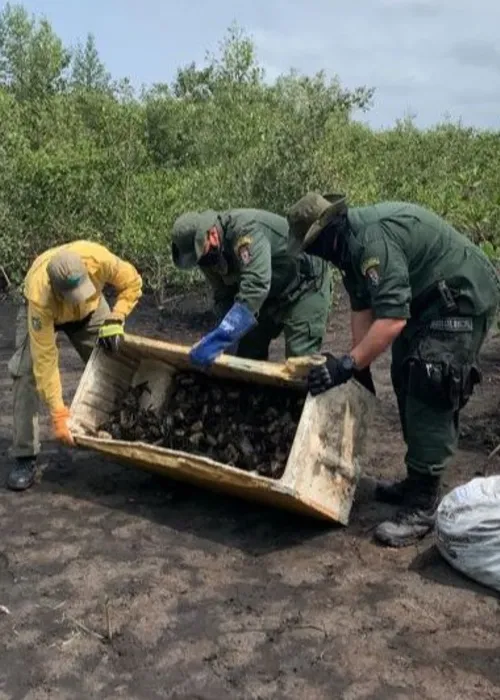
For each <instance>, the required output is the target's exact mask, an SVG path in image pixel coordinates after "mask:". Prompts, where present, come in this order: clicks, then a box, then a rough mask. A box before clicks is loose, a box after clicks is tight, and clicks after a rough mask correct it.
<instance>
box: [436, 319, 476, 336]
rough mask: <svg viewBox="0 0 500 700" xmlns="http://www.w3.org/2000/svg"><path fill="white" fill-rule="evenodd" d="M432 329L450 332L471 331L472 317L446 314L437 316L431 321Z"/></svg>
mask: <svg viewBox="0 0 500 700" xmlns="http://www.w3.org/2000/svg"><path fill="white" fill-rule="evenodd" d="M429 328H430V329H431V330H432V331H446V332H448V333H471V332H472V330H473V324H472V318H466V317H464V316H462V317H460V316H446V317H445V318H436V319H434V320H433V321H430V322H429Z"/></svg>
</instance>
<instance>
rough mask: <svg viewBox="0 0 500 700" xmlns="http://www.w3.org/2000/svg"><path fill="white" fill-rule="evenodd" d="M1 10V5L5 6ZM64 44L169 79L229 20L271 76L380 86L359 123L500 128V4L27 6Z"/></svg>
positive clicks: (200, 1)
mask: <svg viewBox="0 0 500 700" xmlns="http://www.w3.org/2000/svg"><path fill="white" fill-rule="evenodd" d="M0 4H3V3H0ZM21 4H23V5H24V6H25V7H26V8H27V9H28V10H29V11H31V12H34V13H36V14H38V15H40V14H44V15H45V16H46V17H47V18H48V19H49V20H50V22H51V23H52V25H53V27H54V29H55V30H56V31H57V33H58V34H59V35H60V36H61V37H62V38H63V40H64V41H65V42H66V43H67V44H74V43H76V42H77V41H78V40H79V39H80V40H84V39H85V36H86V34H87V32H89V31H90V32H92V33H93V34H95V37H96V41H97V45H98V48H99V51H100V54H101V57H102V59H103V60H104V62H105V63H106V66H107V68H108V70H109V71H110V72H111V73H112V74H113V76H114V77H117V78H118V77H122V76H129V77H130V78H131V79H132V81H133V82H134V84H136V85H140V84H143V83H145V84H150V83H153V82H169V81H170V80H171V79H172V78H173V76H174V75H175V72H176V69H177V67H179V66H182V65H185V64H187V63H189V62H191V61H192V60H195V61H196V62H203V59H204V56H205V52H206V51H207V50H210V51H215V50H216V49H217V44H218V42H219V40H220V39H222V38H223V36H224V34H225V32H226V29H227V27H228V26H229V25H230V24H231V22H232V21H233V20H236V21H237V22H238V24H239V25H240V26H241V27H243V28H244V29H245V30H246V31H247V32H248V33H249V34H250V35H251V36H252V37H253V39H254V41H255V44H256V47H257V54H258V58H259V60H260V62H261V64H262V65H263V66H264V68H265V69H266V71H267V74H268V77H269V78H272V77H273V76H276V75H277V74H279V73H282V72H287V71H288V70H289V69H290V68H296V69H298V70H299V71H300V72H304V73H310V74H312V73H314V72H316V71H318V70H321V69H324V70H325V71H326V72H327V74H331V75H333V74H337V75H338V76H339V77H340V80H341V82H342V83H343V84H344V85H346V86H347V87H355V86H357V85H368V86H372V87H375V88H376V93H375V106H374V108H373V109H372V110H371V112H369V113H368V115H366V116H365V117H363V119H366V120H367V121H368V122H369V123H370V124H372V125H373V126H375V127H381V126H390V125H392V124H393V123H394V121H395V119H397V118H400V117H404V116H405V115H407V114H414V115H416V119H417V123H419V124H420V125H422V126H429V125H432V124H433V123H435V122H436V121H440V120H442V119H444V118H445V117H446V116H447V115H448V116H449V117H451V118H452V119H453V120H456V119H459V118H461V119H462V121H463V122H464V123H465V124H467V125H473V126H478V127H486V128H487V127H495V128H497V127H499V126H500V0H253V1H252V0H247V1H246V2H241V1H239V0H186V2H185V5H184V7H185V8H186V9H185V10H182V9H180V8H181V7H182V4H181V0H177V1H173V0H25V2H22V3H21Z"/></svg>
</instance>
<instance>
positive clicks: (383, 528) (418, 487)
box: [375, 474, 440, 547]
mask: <svg viewBox="0 0 500 700" xmlns="http://www.w3.org/2000/svg"><path fill="white" fill-rule="evenodd" d="M405 481H406V485H405V487H404V490H405V493H404V496H403V504H402V506H401V509H400V510H399V511H398V513H396V515H395V517H394V518H393V519H392V520H386V521H385V522H383V523H381V524H380V525H379V526H378V527H377V529H376V530H375V539H376V540H378V541H379V542H380V543H382V544H385V545H387V546H389V547H407V546H408V545H410V544H414V543H415V542H418V541H419V540H421V539H422V538H423V537H425V536H426V535H427V534H429V532H431V531H432V530H433V529H434V521H435V515H436V509H437V507H438V505H439V498H440V477H435V476H426V475H424V474H419V475H411V476H409V477H408V478H407V479H405Z"/></svg>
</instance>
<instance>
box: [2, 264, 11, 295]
mask: <svg viewBox="0 0 500 700" xmlns="http://www.w3.org/2000/svg"><path fill="white" fill-rule="evenodd" d="M0 272H1V273H2V277H3V278H4V280H5V282H6V284H7V289H10V288H11V287H12V282H11V281H10V277H9V275H8V274H7V273H6V272H5V268H4V266H3V265H0Z"/></svg>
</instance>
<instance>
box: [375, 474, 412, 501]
mask: <svg viewBox="0 0 500 700" xmlns="http://www.w3.org/2000/svg"><path fill="white" fill-rule="evenodd" d="M409 482H410V479H408V477H407V478H406V479H401V480H400V481H390V480H389V479H387V480H386V479H380V480H378V481H377V483H376V484H375V500H376V501H380V502H381V503H390V504H391V505H393V506H400V505H402V503H403V501H404V498H405V494H406V493H407V491H408V489H409V487H411V484H410V483H409Z"/></svg>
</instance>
